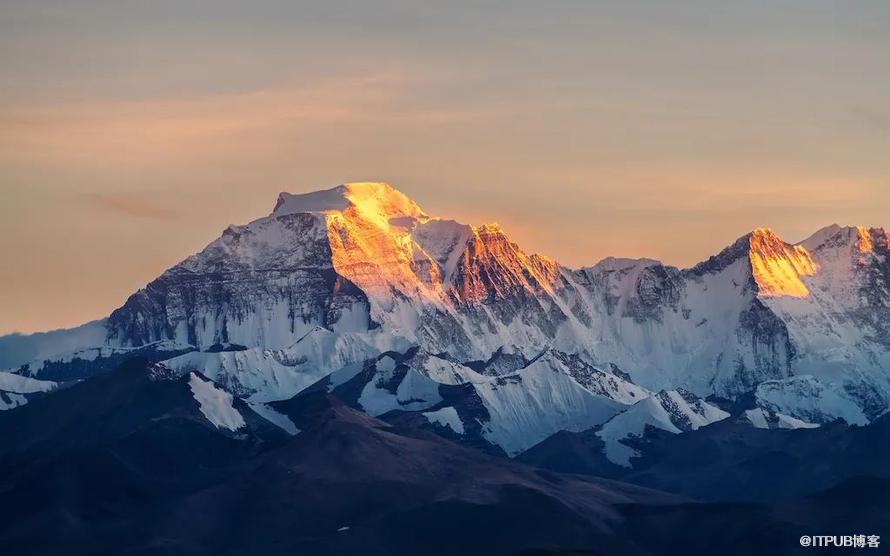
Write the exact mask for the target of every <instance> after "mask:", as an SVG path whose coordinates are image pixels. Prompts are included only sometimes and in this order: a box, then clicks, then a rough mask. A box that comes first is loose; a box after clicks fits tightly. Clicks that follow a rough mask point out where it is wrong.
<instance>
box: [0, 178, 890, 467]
mask: <svg viewBox="0 0 890 556" xmlns="http://www.w3.org/2000/svg"><path fill="white" fill-rule="evenodd" d="M888 254H890V238H888V234H887V232H886V231H884V230H882V229H870V230H867V229H864V228H841V227H838V226H830V227H828V228H825V229H823V230H820V231H819V232H817V233H816V234H814V235H813V236H812V237H810V238H808V239H806V240H805V241H803V242H801V243H798V244H790V243H787V242H785V241H783V240H782V239H781V238H779V237H778V236H777V235H776V234H775V233H774V232H772V231H770V230H766V229H758V230H755V231H754V232H752V233H750V234H747V235H745V236H743V237H742V238H740V239H739V240H738V241H736V242H735V243H734V244H733V245H731V246H729V247H727V248H726V249H725V250H723V251H722V252H720V253H719V254H717V255H715V256H713V257H711V258H710V259H708V260H707V261H705V262H702V263H701V264H699V265H696V266H695V267H693V268H690V269H685V270H683V269H678V268H674V267H671V266H667V265H664V264H661V263H659V262H657V261H654V260H649V259H640V260H629V259H615V258H610V259H606V260H604V261H602V262H600V263H598V264H596V265H594V266H591V267H586V268H581V269H577V270H576V269H570V268H568V267H565V266H562V265H560V264H558V263H557V262H555V261H553V260H551V259H548V258H546V257H544V256H540V255H535V254H529V253H526V252H525V251H523V250H522V249H521V248H520V247H519V246H518V245H516V244H515V243H514V242H512V241H511V240H510V239H509V237H508V236H507V234H506V233H505V231H504V230H502V229H501V228H500V227H498V226H497V225H494V224H487V225H482V226H471V225H467V224H462V223H459V222H456V221H453V220H448V219H443V218H438V217H434V216H430V215H429V214H428V213H426V212H425V211H424V210H423V209H421V208H420V207H419V206H418V205H417V204H416V203H415V202H414V201H412V200H411V199H409V198H408V197H406V196H405V195H404V194H402V193H400V192H399V191H397V190H395V189H393V188H392V187H390V186H389V185H386V184H381V183H353V184H346V185H342V186H339V187H336V188H334V189H330V190H326V191H319V192H314V193H307V194H299V195H292V194H288V193H282V194H281V195H280V196H279V198H278V201H277V203H276V204H275V206H274V209H273V211H272V213H271V214H269V215H268V216H266V217H263V218H260V219H257V220H255V221H253V222H250V223H248V224H246V225H243V226H230V227H229V228H227V229H226V230H225V231H224V232H223V233H222V236H221V237H220V238H218V239H216V240H215V241H213V242H212V243H210V244H209V245H208V246H207V247H206V248H205V249H203V250H202V251H201V252H199V253H197V254H195V255H193V256H191V257H189V258H188V259H186V260H185V261H183V262H181V263H179V264H178V265H176V266H174V267H172V268H170V269H169V270H167V271H165V272H164V273H163V274H161V275H160V276H159V277H158V278H157V279H155V280H154V281H152V282H151V283H149V284H148V285H147V286H146V287H145V288H143V289H141V290H139V291H138V292H136V293H135V294H133V295H132V296H131V297H130V298H129V299H128V300H127V301H126V303H125V304H124V305H123V306H121V307H120V308H118V309H116V310H115V311H113V312H112V313H111V315H110V316H109V317H108V318H107V319H104V320H102V321H97V322H95V323H89V324H87V325H84V326H83V327H79V328H77V329H72V330H70V331H56V332H52V333H47V334H43V335H34V336H10V337H4V338H0V361H2V362H3V364H4V366H6V367H7V368H9V369H10V371H11V372H14V373H16V374H18V375H25V376H29V377H34V378H38V379H41V380H52V381H56V382H67V381H72V380H80V379H83V378H86V377H88V376H90V375H91V374H96V373H99V372H102V371H105V370H109V369H110V368H113V367H114V366H116V365H117V364H119V363H120V361H121V360H124V359H126V358H128V357H130V356H132V355H140V356H143V357H148V358H149V359H152V360H155V361H165V362H166V363H165V364H166V365H167V366H168V367H170V368H172V369H175V370H176V371H177V372H178V373H180V374H186V373H190V372H198V373H200V374H201V375H203V376H205V377H207V378H209V379H211V380H213V381H214V382H215V383H216V384H218V385H220V386H221V387H223V388H225V389H226V390H227V391H228V392H229V393H230V394H233V395H234V396H236V397H239V398H243V399H245V400H247V401H248V402H250V403H252V404H261V405H262V404H267V403H269V402H272V401H274V400H282V399H286V398H289V397H292V396H294V395H295V394H297V393H298V392H300V391H302V390H303V389H305V388H307V387H309V386H310V385H312V384H314V383H316V382H318V381H319V380H322V381H324V380H326V379H325V377H328V379H327V380H328V381H329V383H330V384H332V385H334V386H338V385H344V384H346V383H353V384H357V383H356V382H355V381H356V380H357V379H356V377H358V376H361V377H363V378H361V380H360V381H359V382H360V385H361V390H360V391H357V392H354V394H355V400H354V402H355V404H357V407H361V408H363V409H365V410H366V411H367V412H369V413H371V414H372V415H381V414H383V413H385V412H388V411H392V410H399V411H414V412H417V413H418V415H422V416H423V418H424V419H426V420H427V421H428V422H429V423H430V424H434V423H438V425H439V426H440V427H443V428H447V429H449V430H451V431H452V432H453V433H455V434H459V435H460V434H463V435H468V434H478V435H479V436H480V437H481V438H483V439H485V440H486V441H488V442H491V443H492V444H494V445H497V446H499V447H500V448H501V449H503V450H504V451H506V452H507V453H510V454H514V453H518V452H521V451H522V450H524V449H526V448H528V447H529V446H531V445H532V444H534V443H536V442H538V441H540V440H541V439H542V438H543V435H547V434H552V433H553V432H555V431H558V430H581V428H582V427H586V428H590V427H593V426H595V425H600V424H603V423H605V422H606V421H609V420H610V419H612V420H614V419H615V415H616V414H618V413H621V412H624V411H625V410H627V408H628V407H637V406H638V405H640V404H639V403H638V402H639V400H640V399H648V398H649V396H652V394H651V393H652V392H679V391H681V390H682V391H683V392H685V393H684V394H682V395H681V396H680V397H681V398H682V399H684V400H687V402H689V400H693V399H695V400H699V402H696V403H695V404H693V405H696V404H699V403H705V402H701V401H700V400H701V399H702V398H706V397H708V396H715V397H718V398H722V399H728V400H739V399H752V400H754V401H753V406H752V407H749V408H747V409H758V408H759V409H761V410H763V411H766V412H767V414H769V415H772V414H777V415H782V416H784V417H787V418H790V419H796V420H799V421H801V422H803V423H807V424H810V423H812V424H819V423H825V422H828V421H831V420H834V419H836V418H842V419H845V420H847V421H848V422H851V423H857V424H863V423H867V422H869V421H871V420H873V419H875V418H876V417H878V416H880V415H881V414H883V413H885V412H886V411H887V409H888V407H890V372H888V369H890V261H888V258H887V256H888ZM385 354H392V355H385ZM455 392H461V393H463V394H462V395H463V398H461V397H460V396H457V394H456V393H455ZM665 395H667V394H665ZM678 395H679V394H678ZM448 396H451V398H450V399H452V400H455V402H454V404H451V405H449V404H448V403H447V402H448V400H449V397H448ZM687 396H688V399H687ZM440 398H441V399H440ZM661 399H662V395H661V394H659V395H658V396H656V397H654V398H652V400H650V401H649V402H647V403H651V404H655V403H656V402H657V401H658V400H661ZM461 400H462V401H461ZM471 400H472V401H471ZM690 403H691V402H690ZM658 405H661V404H660V403H659V404H658ZM640 407H645V404H643V405H642V406H640ZM696 407H699V409H702V411H704V410H707V411H705V413H708V411H711V410H709V409H708V408H709V407H712V406H711V405H708V406H707V407H705V406H702V405H696ZM449 408H450V409H449ZM470 408H472V409H470ZM662 408H663V409H664V407H663V405H662ZM483 410H484V413H482V411H483ZM714 410H715V411H720V410H717V409H716V408H714ZM634 411H642V410H640V409H636V410H634ZM473 412H476V413H473ZM693 413H694V414H696V415H699V414H701V413H700V412H699V413H696V412H695V411H693ZM649 414H650V415H649V416H650V417H651V415H652V412H649ZM708 415H709V416H708V417H707V419H705V420H706V421H712V420H713V417H714V415H716V413H713V414H710V413H709V414H708ZM626 419H631V417H626ZM755 419H756V417H755ZM647 420H648V421H652V419H650V418H648V417H647V418H646V419H642V418H641V419H638V421H640V422H642V421H647ZM655 420H656V421H659V422H662V421H664V420H663V419H661V420H658V419H655ZM619 421H620V420H619ZM669 421H670V422H671V423H674V422H673V420H672V419H669ZM758 422H759V421H758ZM674 426H675V427H676V428H678V429H679V430H684V429H683V428H682V427H678V426H676V423H674ZM663 428H666V429H667V427H663ZM461 429H463V433H461V432H460V430H461Z"/></svg>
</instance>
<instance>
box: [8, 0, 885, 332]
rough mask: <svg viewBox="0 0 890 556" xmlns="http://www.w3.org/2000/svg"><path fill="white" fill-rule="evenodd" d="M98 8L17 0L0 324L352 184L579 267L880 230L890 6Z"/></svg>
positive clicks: (57, 317) (78, 302)
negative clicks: (758, 241)
mask: <svg viewBox="0 0 890 556" xmlns="http://www.w3.org/2000/svg"><path fill="white" fill-rule="evenodd" d="M81 4H82V5H80V6H78V7H77V9H75V8H74V7H73V6H70V5H69V3H65V2H48V1H42V0H41V1H29V2H24V1H20V0H13V1H11V2H6V3H4V5H3V7H0V67H2V68H3V70H4V76H5V77H4V84H3V86H2V87H0V254H2V257H3V259H2V260H3V264H2V265H0V334H2V333H5V332H10V331H16V330H17V331H36V330H44V329H49V328H55V327H62V326H70V325H74V324H78V323H80V322H84V321H86V320H90V319H93V318H98V317H101V316H104V315H107V314H108V313H109V312H110V311H111V310H112V309H113V308H115V307H116V306H118V305H120V304H121V303H122V302H123V300H124V299H125V298H126V296H127V295H128V294H129V293H131V292H132V291H134V290H135V289H137V288H139V287H141V286H143V285H144V284H145V283H146V282H148V281H149V280H151V279H152V278H154V277H155V276H157V275H158V274H159V273H160V272H162V271H163V270H164V269H165V268H167V267H169V266H170V265H172V264H175V263H176V262H178V261H179V260H181V259H183V258H184V257H186V256H188V255H189V254H191V253H193V252H195V251H197V250H198V249H200V248H201V247H203V246H204V245H205V244H206V243H208V242H209V241H211V240H212V239H214V238H215V237H217V236H218V235H219V233H220V232H221V230H222V229H223V228H224V227H225V226H227V225H228V224H230V223H244V222H247V221H249V220H251V219H253V218H256V217H258V216H261V215H265V214H267V213H268V212H269V211H270V210H271V208H272V206H273V205H274V202H275V198H276V196H277V193H278V192H279V191H283V190H286V191H292V192H300V191H307V190H311V189H320V188H327V187H331V186H333V185H336V184H338V183H341V182H344V181H388V182H390V183H392V184H393V185H395V186H396V187H398V188H400V189H401V190H403V191H404V192H405V193H407V194H408V195H409V196H411V197H413V198H414V199H415V200H417V201H418V203H419V204H420V205H421V206H422V207H424V209H425V210H427V211H428V212H430V213H432V214H436V215H441V216H449V217H453V218H457V219H459V220H463V221H466V222H469V223H476V224H478V223H482V222H486V221H497V222H499V223H500V224H501V225H502V226H503V227H504V228H505V229H506V230H507V232H508V233H510V235H511V236H512V237H514V238H515V239H516V240H517V241H518V242H519V243H520V244H521V245H523V246H524V247H525V248H526V249H528V250H531V251H538V252H541V253H544V254H547V255H550V256H552V257H554V258H556V259H557V260H559V261H561V262H563V263H565V264H568V265H571V266H580V265H585V264H592V263H594V262H596V261H597V260H599V259H601V258H602V257H604V256H607V255H621V256H648V257H653V258H658V259H662V260H664V261H666V262H669V263H673V264H677V265H681V266H682V265H689V264H692V263H694V262H696V261H698V260H700V259H703V258H706V257H707V256H709V255H710V254H713V253H714V252H716V251H717V250H719V249H720V248H722V247H723V246H725V245H728V244H729V243H731V242H732V241H733V240H734V239H735V238H737V237H738V236H740V235H742V234H743V233H745V232H746V231H749V230H751V229H753V228H755V227H760V226H768V227H772V228H775V229H776V230H777V231H778V232H779V233H780V235H782V236H783V237H784V238H785V239H786V240H789V241H797V240H800V239H802V238H803V237H805V236H806V235H808V234H809V233H811V232H813V231H815V230H816V229H817V228H819V227H822V226H824V225H827V224H830V223H832V222H838V223H841V224H863V225H887V224H890V222H888V219H887V216H886V214H887V210H886V209H887V207H888V206H890V157H888V156H887V153H888V152H890V109H888V105H887V102H886V99H887V98H890V78H888V77H887V76H888V75H890V36H888V34H887V33H886V32H885V31H886V29H887V28H888V26H890V8H888V5H887V4H884V3H878V2H875V3H868V2H865V3H856V4H849V3H843V4H839V3H835V2H828V1H824V2H823V1H813V2H808V3H807V5H806V7H805V8H804V7H801V4H799V3H781V2H780V3H775V2H746V3H743V4H745V5H744V6H737V5H733V6H729V5H726V6H722V7H714V5H713V3H708V2H700V1H698V2H697V1H691V0H689V1H686V0H684V1H678V2H671V3H669V4H670V7H667V6H662V5H658V4H652V3H646V2H622V3H617V2H616V3H612V4H611V6H610V5H609V4H608V3H606V4H598V5H596V6H593V5H586V4H585V3H575V2H553V3H552V4H550V3H548V8H547V9H546V10H543V9H541V7H540V4H538V3H533V2H525V1H517V2H512V3H510V9H509V10H507V9H504V6H503V5H501V4H498V3H497V2H493V3H485V4H479V3H474V4H472V5H470V4H467V5H462V4H461V3H459V2H455V3H448V5H444V4H442V5H439V6H437V7H435V8H434V7H432V6H428V7H422V6H420V5H419V4H418V3H416V2H407V1H395V0H392V1H387V2H381V3H379V4H377V5H375V6H374V9H371V8H370V7H367V6H365V5H364V4H358V5H356V4H354V3H348V5H343V6H341V5H340V4H339V3H338V2H331V3H326V5H325V6H324V7H322V6H319V5H318V4H319V3H317V2H315V3H306V4H301V3H299V2H295V3H279V2H256V3H250V4H251V5H250V7H248V6H247V5H246V4H243V3H235V2H220V3H219V5H218V6H216V7H215V8H214V9H213V10H212V11H210V12H208V10H206V9H204V8H201V6H199V5H197V4H194V5H193V4H192V3H188V2H186V3H183V2H176V3H174V2H166V1H159V2H153V3H144V4H151V5H142V3H135V4H134V5H129V4H128V5H126V6H123V5H121V6H117V7H116V6H115V5H107V3H103V2H99V1H98V0H88V1H86V2H84V3H81ZM91 4H95V5H94V6H92V7H93V9H89V8H90V5H91ZM198 4H200V3H198ZM328 4H329V5H328ZM590 4H593V3H590ZM665 4H668V3H665Z"/></svg>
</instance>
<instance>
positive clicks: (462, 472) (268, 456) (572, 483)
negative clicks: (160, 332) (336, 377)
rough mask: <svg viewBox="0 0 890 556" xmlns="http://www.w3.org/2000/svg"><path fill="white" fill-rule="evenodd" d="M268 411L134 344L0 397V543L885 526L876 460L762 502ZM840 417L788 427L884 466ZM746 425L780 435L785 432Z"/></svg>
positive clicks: (579, 546) (357, 546) (666, 544)
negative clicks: (87, 369) (35, 391)
mask: <svg viewBox="0 0 890 556" xmlns="http://www.w3.org/2000/svg"><path fill="white" fill-rule="evenodd" d="M421 358H422V357H421ZM430 366H431V367H432V366H435V364H430ZM265 409H266V410H267V411H271V412H274V413H275V414H276V415H277V416H278V417H276V419H277V420H280V421H281V422H288V423H290V425H291V427H293V429H292V431H290V432H287V431H284V430H282V429H281V428H279V427H276V426H272V425H270V424H269V423H267V422H265V421H264V420H263V419H262V418H260V417H259V416H258V414H257V413H254V412H253V411H252V410H251V408H250V407H249V406H248V405H247V404H246V403H244V402H241V401H239V400H238V399H237V398H234V397H232V396H231V395H230V394H228V393H226V392H224V391H223V390H222V389H220V388H219V387H218V385H215V384H214V383H213V382H212V381H210V380H208V379H207V378H206V377H203V376H201V375H198V374H196V373H188V374H185V375H180V374H179V373H177V372H175V371H173V370H172V369H169V368H168V367H165V366H164V365H159V364H156V363H151V362H150V361H148V360H146V359H134V360H130V361H128V362H126V363H125V364H123V365H122V366H121V367H119V368H118V369H115V370H113V371H110V372H107V373H103V374H100V375H97V376H95V377H92V378H90V379H87V380H85V381H83V382H82V383H79V384H76V385H73V386H70V387H68V388H65V389H63V390H60V391H59V392H57V393H55V394H53V395H51V396H45V397H43V398H40V399H36V400H34V401H33V402H32V403H29V404H28V405H26V406H25V407H22V408H19V409H16V410H15V411H8V412H3V413H0V433H2V435H3V438H4V443H2V444H0V488H2V491H3V493H4V497H3V500H4V503H3V504H2V505H0V545H2V546H3V547H4V548H5V549H6V550H9V551H12V552H13V553H16V552H26V553H28V554H58V553H60V552H63V553H65V554H122V553H126V554H182V555H196V556H197V555H204V554H232V555H239V554H295V553H297V554H302V553H307V554H319V555H326V554H330V555H334V554H337V555H348V554H362V555H368V554H371V555H375V554H380V555H383V554H430V555H439V554H441V555H446V554H455V553H461V554H470V555H505V556H506V555H513V554H601V555H604V556H610V555H631V556H649V555H661V554H664V555H671V554H707V553H714V552H718V551H719V552H721V553H725V554H728V555H736V554H738V555H742V554H750V553H751V551H752V550H755V551H756V552H757V553H758V554H794V553H797V550H801V549H799V548H798V546H799V545H798V538H799V536H800V534H801V533H800V532H801V531H802V530H804V531H806V530H810V529H811V528H812V529H813V530H816V531H822V530H832V529H831V528H832V527H838V528H840V530H843V531H847V530H849V531H854V530H859V529H857V528H862V530H863V531H880V530H881V529H880V527H881V526H882V525H883V524H884V523H886V519H887V517H888V512H887V509H886V499H887V494H888V493H890V486H888V481H887V480H886V479H881V478H880V477H873V478H869V479H861V478H860V479H849V480H845V481H842V482H841V483H839V484H837V485H834V486H832V487H830V488H827V489H823V490H819V491H818V492H816V493H815V494H814V495H812V496H808V497H799V498H788V499H786V500H783V501H781V502H780V503H778V504H775V505H772V506H767V505H763V504H750V503H749V504H738V503H729V502H711V503H699V502H693V501H691V500H690V499H688V498H685V497H683V496H677V495H673V494H667V493H664V492H660V491H658V490H653V489H651V488H646V487H642V486H636V485H633V484H628V483H626V482H620V481H615V480H606V479H599V478H594V477H584V476H582V475H577V474H564V473H560V472H554V471H547V470H544V469H540V468H536V467H531V466H528V465H526V464H523V463H521V462H518V461H516V460H511V459H507V458H503V457H496V456H492V455H487V454H485V453H482V452H481V451H479V450H473V449H470V448H467V447H463V446H461V445H459V444H457V443H454V442H451V441H449V440H446V439H444V438H442V437H441V436H440V435H438V434H433V433H431V432H427V431H423V430H419V429H417V428H414V427H405V426H399V425H393V424H389V423H387V422H385V421H382V420H380V419H378V418H375V417H372V416H370V415H368V414H367V413H366V412H363V411H358V410H355V409H352V408H350V407H348V406H347V405H345V404H343V403H342V402H341V401H340V400H339V399H338V397H336V396H333V395H331V394H329V393H327V392H325V391H323V390H314V391H313V390H304V391H303V392H301V393H300V394H299V395H297V396H295V397H293V398H291V399H289V400H285V401H279V402H271V403H270V404H267V405H266V406H265ZM440 417H441V414H440ZM436 420H437V421H438V420H439V419H436ZM443 420H444V421H446V422H447V421H448V420H449V419H448V418H447V417H445V418H444V419H443ZM724 422H725V421H724ZM718 425H719V423H718ZM876 426H881V424H880V423H876ZM837 427H846V426H845V425H840V424H839V425H837V426H832V427H827V428H825V429H815V430H808V431H785V432H805V433H810V434H825V433H826V432H828V433H830V434H831V435H832V436H833V437H834V438H835V439H837V440H841V441H844V439H845V438H847V437H851V440H849V441H845V444H844V454H845V457H847V456H849V457H850V458H851V459H852V458H855V457H856V456H859V459H860V461H863V465H861V466H860V467H859V469H861V470H868V469H878V470H880V469H881V468H882V465H881V464H880V463H879V461H878V460H879V458H881V457H882V455H883V454H882V451H886V450H885V448H883V447H885V446H886V443H883V442H874V439H872V440H870V441H869V440H868V439H866V438H864V437H862V435H863V434H869V433H870V432H871V431H874V434H884V433H885V431H883V430H880V429H872V427H862V428H858V429H856V431H855V432H853V434H852V435H850V434H848V433H849V432H850V430H847V431H845V433H844V434H839V433H841V432H844V431H841V430H840V429H838V428H837ZM708 428H709V427H702V428H700V429H698V430H697V431H695V432H691V433H689V434H688V435H668V436H671V437H673V438H680V437H683V438H684V439H689V442H690V443H691V446H689V445H685V446H684V448H685V450H683V451H677V452H675V453H674V455H672V456H669V457H666V458H665V459H664V461H665V462H666V463H665V467H664V469H666V470H675V472H679V473H681V474H684V475H683V476H685V477H689V476H690V473H691V472H690V471H688V470H687V471H684V466H683V464H682V462H681V461H679V460H677V461H675V460H674V458H680V457H682V455H683V454H685V458H686V461H687V462H688V461H689V460H690V459H691V458H692V457H694V455H695V454H699V453H701V446H702V444H701V442H702V440H701V438H699V437H698V436H695V435H698V434H700V433H702V432H703V431H705V430H706V429H708ZM742 430H744V431H754V432H755V433H757V434H759V435H761V436H760V437H759V438H760V440H759V442H766V443H770V444H772V445H773V446H779V445H781V444H782V443H783V442H785V441H786V440H787V438H782V437H775V440H774V441H773V440H772V439H771V438H772V437H770V438H766V437H765V436H763V435H770V434H771V433H772V432H773V431H768V430H764V429H754V428H752V427H747V426H746V427H745V428H744V429H742ZM853 437H855V438H853ZM716 438H717V439H726V440H725V444H726V445H727V446H728V449H727V452H726V453H727V454H728V457H729V456H732V455H733V454H735V455H736V456H738V455H739V453H738V452H733V451H732V447H733V446H734V444H733V442H732V441H730V440H729V439H731V438H732V437H731V436H729V435H719V436H718V437H716ZM869 444H870V445H871V447H872V449H871V451H870V452H869V451H863V448H865V447H867V446H868V445H869ZM823 446H824V445H823ZM854 446H858V448H855V449H851V448H850V447H854ZM690 447H696V448H697V451H696V450H690V449H689V448H690ZM795 447H796V446H792V447H791V448H795ZM812 449H815V446H813V447H812ZM706 453H708V452H706ZM801 455H802V457H808V456H809V455H811V454H810V453H809V452H806V451H804V452H802V453H801ZM862 456H869V459H868V460H866V459H864V458H863V457H862ZM725 461H726V460H725ZM678 464H679V465H678ZM714 465H715V464H714V463H713V462H712V461H711V460H709V459H708V458H699V466H698V469H697V471H698V472H702V473H707V476H706V477H707V480H705V481H702V482H701V483H700V484H701V485H707V484H714V483H713V482H711V481H714V480H715V475H714V474H713V473H714V467H713V466H714ZM811 467H813V466H811ZM802 468H803V467H802V466H795V467H794V468H793V469H802ZM744 469H745V466H744V465H743V464H742V465H740V466H738V467H736V468H732V472H733V473H740V472H743V471H744ZM813 471H814V472H818V470H817V469H815V468H814V469H813ZM664 476H668V475H667V474H665V475H663V477H664ZM787 476H793V475H787ZM717 484H723V485H724V486H731V484H730V483H727V482H724V483H719V482H718V483H717ZM739 484H742V485H743V484H744V483H743V482H740V483H739ZM801 553H806V552H805V551H802V552H801Z"/></svg>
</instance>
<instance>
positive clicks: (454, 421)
mask: <svg viewBox="0 0 890 556" xmlns="http://www.w3.org/2000/svg"><path fill="white" fill-rule="evenodd" d="M423 416H424V417H426V418H427V420H428V421H429V422H430V423H433V424H436V425H439V426H442V427H448V428H450V429H451V430H453V431H454V432H456V433H457V434H463V433H464V423H463V421H461V420H460V416H459V415H458V414H457V410H455V409H454V408H453V407H443V408H442V409H438V410H436V411H428V412H426V413H424V414H423Z"/></svg>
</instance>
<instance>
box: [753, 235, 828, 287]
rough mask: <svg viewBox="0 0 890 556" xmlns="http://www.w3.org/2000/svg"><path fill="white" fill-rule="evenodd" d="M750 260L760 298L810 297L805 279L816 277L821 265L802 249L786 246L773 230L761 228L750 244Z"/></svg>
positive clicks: (800, 246)
mask: <svg viewBox="0 0 890 556" xmlns="http://www.w3.org/2000/svg"><path fill="white" fill-rule="evenodd" d="M748 247H749V249H748V258H749V260H750V261H751V271H752V273H753V275H754V281H755V282H756V283H757V286H758V290H759V293H760V295H762V296H765V297H783V296H789V297H800V298H805V297H808V296H809V295H810V292H809V290H808V289H807V286H806V285H805V284H804V283H803V280H801V277H802V276H812V275H813V274H815V273H816V270H817V265H816V263H815V261H813V258H812V256H810V252H809V251H807V249H806V247H804V246H802V245H791V244H790V243H786V242H785V241H783V240H782V238H780V237H779V236H778V234H776V233H775V232H774V231H773V230H771V229H769V228H757V229H756V230H754V231H753V232H752V233H751V234H750V236H749V240H748Z"/></svg>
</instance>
